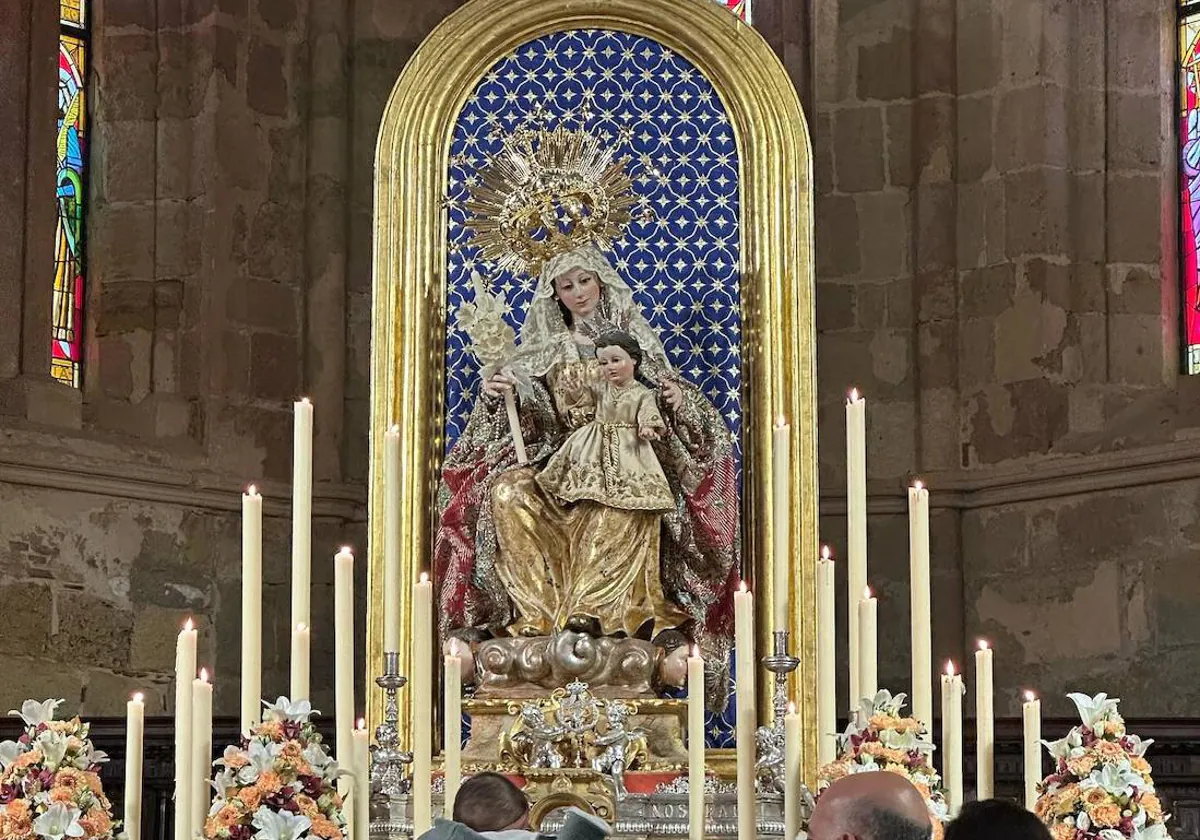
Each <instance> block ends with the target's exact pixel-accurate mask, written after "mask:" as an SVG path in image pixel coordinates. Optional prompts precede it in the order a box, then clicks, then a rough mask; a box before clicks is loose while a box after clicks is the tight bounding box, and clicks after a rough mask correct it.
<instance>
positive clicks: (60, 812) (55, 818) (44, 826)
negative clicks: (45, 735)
mask: <svg viewBox="0 0 1200 840" xmlns="http://www.w3.org/2000/svg"><path fill="white" fill-rule="evenodd" d="M31 725H34V724H31ZM79 816H80V811H79V809H78V808H69V807H67V806H66V805H64V804H62V803H61V802H55V803H54V804H53V805H51V806H50V807H49V808H47V809H46V812H45V813H44V814H42V815H41V816H40V817H38V818H37V819H36V820H34V821H33V833H34V834H36V835H37V836H38V837H42V838H44V840H63V838H64V837H82V836H83V826H81V825H80V824H79Z"/></svg>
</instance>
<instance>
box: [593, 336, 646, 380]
mask: <svg viewBox="0 0 1200 840" xmlns="http://www.w3.org/2000/svg"><path fill="white" fill-rule="evenodd" d="M596 361H597V362H599V363H600V373H601V374H603V375H604V378H605V379H607V380H608V381H609V382H612V383H614V384H617V385H624V384H625V383H627V382H629V381H630V380H631V379H633V377H634V376H636V375H637V372H638V368H640V367H641V366H642V348H641V347H640V346H639V345H638V343H637V340H636V339H635V338H634V337H633V336H631V335H629V333H623V332H610V333H605V334H604V335H602V336H600V338H598V339H596Z"/></svg>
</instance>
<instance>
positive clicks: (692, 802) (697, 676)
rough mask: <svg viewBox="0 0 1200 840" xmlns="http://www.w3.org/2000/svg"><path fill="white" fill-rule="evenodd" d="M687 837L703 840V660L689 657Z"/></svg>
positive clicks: (697, 651)
mask: <svg viewBox="0 0 1200 840" xmlns="http://www.w3.org/2000/svg"><path fill="white" fill-rule="evenodd" d="M687 664H688V682H687V691H688V695H687V703H688V837H690V838H691V840H704V821H705V816H706V815H705V809H704V660H703V659H702V658H701V657H700V648H698V647H693V648H692V655H691V656H689V657H688V663H687Z"/></svg>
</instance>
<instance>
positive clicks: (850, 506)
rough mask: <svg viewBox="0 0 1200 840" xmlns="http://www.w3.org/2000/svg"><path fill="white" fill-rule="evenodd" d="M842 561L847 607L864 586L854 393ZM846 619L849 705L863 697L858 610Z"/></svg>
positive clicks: (861, 456) (859, 422)
mask: <svg viewBox="0 0 1200 840" xmlns="http://www.w3.org/2000/svg"><path fill="white" fill-rule="evenodd" d="M846 517H847V522H846V529H847V530H846V559H847V561H848V569H847V592H848V593H849V598H848V600H847V603H848V604H854V603H856V602H857V600H858V597H859V593H861V592H862V591H863V589H864V587H866V585H867V401H866V400H864V399H863V398H862V396H861V395H860V394H859V393H858V391H857V390H852V391H851V392H850V398H849V399H848V400H847V401H846ZM847 612H848V613H849V619H850V634H849V640H850V702H851V705H856V704H857V703H858V701H859V699H860V698H861V697H862V696H863V695H864V694H866V692H865V691H863V690H862V688H861V687H860V686H859V684H858V679H859V664H858V657H859V652H860V648H859V643H858V634H859V623H858V622H859V618H858V611H857V610H855V609H853V608H851V609H849V610H847Z"/></svg>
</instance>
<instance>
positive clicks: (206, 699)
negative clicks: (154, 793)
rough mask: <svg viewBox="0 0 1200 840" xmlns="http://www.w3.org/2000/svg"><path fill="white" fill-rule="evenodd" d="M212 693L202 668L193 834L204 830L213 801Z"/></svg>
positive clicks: (196, 708)
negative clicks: (209, 807) (211, 783)
mask: <svg viewBox="0 0 1200 840" xmlns="http://www.w3.org/2000/svg"><path fill="white" fill-rule="evenodd" d="M212 696H213V693H212V683H210V682H209V681H208V671H207V670H205V669H204V668H201V669H200V677H199V679H196V680H193V681H192V733H193V734H192V761H193V762H194V764H193V767H194V768H195V771H194V772H195V777H194V778H193V779H192V827H191V836H192V837H196V836H199V835H200V833H201V832H202V831H204V820H205V819H206V818H207V817H208V806H209V805H210V804H211V801H212V800H211V794H212V786H211V785H210V782H211V781H212V742H213V732H212Z"/></svg>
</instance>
